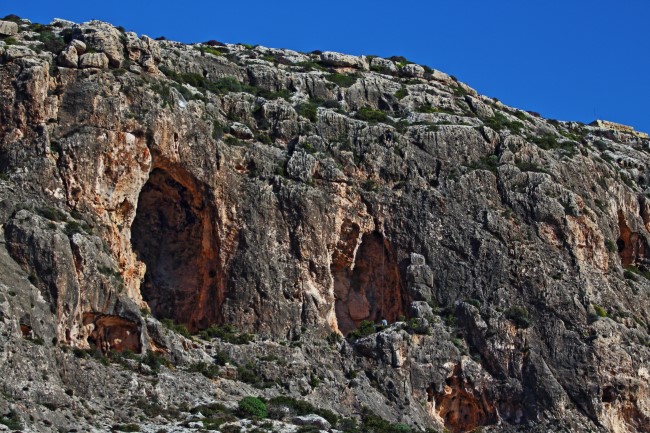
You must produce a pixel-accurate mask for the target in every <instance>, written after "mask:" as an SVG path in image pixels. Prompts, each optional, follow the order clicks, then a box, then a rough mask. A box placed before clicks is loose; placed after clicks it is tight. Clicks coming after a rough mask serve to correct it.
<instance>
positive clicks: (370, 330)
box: [348, 320, 377, 341]
mask: <svg viewBox="0 0 650 433" xmlns="http://www.w3.org/2000/svg"><path fill="white" fill-rule="evenodd" d="M375 332H377V327H376V326H375V324H374V323H373V322H371V321H370V320H363V321H362V322H361V323H360V324H359V327H358V328H357V329H355V330H354V331H352V332H350V333H349V334H348V338H349V339H350V340H352V341H354V340H356V339H358V338H363V337H367V336H368V335H372V334H374V333H375Z"/></svg>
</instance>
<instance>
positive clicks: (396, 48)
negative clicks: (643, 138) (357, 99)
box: [0, 0, 650, 132]
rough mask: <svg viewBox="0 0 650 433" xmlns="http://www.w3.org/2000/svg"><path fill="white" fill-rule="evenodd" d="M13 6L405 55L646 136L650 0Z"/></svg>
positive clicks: (149, 29) (144, 26)
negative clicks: (616, 124) (624, 125)
mask: <svg viewBox="0 0 650 433" xmlns="http://www.w3.org/2000/svg"><path fill="white" fill-rule="evenodd" d="M9 13H14V14H17V15H19V16H21V17H24V18H29V19H31V20H32V21H34V22H42V23H47V22H50V21H51V19H52V18H54V17H59V18H65V19H69V20H72V21H77V22H81V21H86V20H89V19H101V20H105V21H110V22H112V23H113V24H115V25H122V26H124V27H125V28H126V29H127V30H131V31H135V32H137V33H138V34H147V35H149V36H151V37H157V36H165V37H167V38H168V39H173V40H179V41H182V42H200V41H206V40H209V39H216V40H220V41H223V42H245V43H251V44H260V45H265V46H269V47H276V48H291V49H294V50H298V51H312V50H316V49H319V50H323V51H324V50H332V51H341V52H345V53H351V54H374V55H379V56H385V57H388V56H392V55H402V56H405V57H406V58H408V59H409V60H412V61H414V62H417V63H421V64H426V65H429V66H431V67H432V68H435V69H439V70H441V71H444V72H447V73H449V74H452V75H455V76H456V77H458V78H459V79H460V80H462V81H464V82H466V83H467V84H469V85H470V86H472V87H474V88H475V89H477V90H478V91H479V92H480V93H482V94H485V95H488V96H493V97H497V98H499V99H500V100H501V101H503V102H504V103H506V104H509V105H512V106H515V107H518V108H522V109H526V110H532V111H537V112H539V113H541V114H542V115H543V116H545V117H549V118H554V119H560V120H576V121H582V122H590V121H591V120H593V119H595V118H602V119H607V120H612V121H616V122H621V123H625V124H629V125H632V126H634V127H635V128H636V129H638V130H641V131H646V132H650V110H649V109H648V106H649V104H650V24H649V23H650V1H648V0H618V1H604V0H564V1H560V0H543V1H541V0H524V1H521V0H520V1H514V0H508V1H506V0H492V1H489V0H429V1H401V2H400V1H383V0H374V1H367V0H360V1H353V0H347V1H341V0H329V1H326V2H313V1H268V0H267V1H256V0H249V1H245V2H244V1H238V2H236V1H230V2H222V1H190V0H186V1H178V0H177V1H173V2H172V1H167V0H161V1H157V2H151V1H147V2H143V1H136V0H131V1H124V0H111V1H88V0H85V1H76V0H70V1H67V0H63V1H52V0H48V1H44V0H3V1H2V3H1V4H0V16H4V15H6V14H9Z"/></svg>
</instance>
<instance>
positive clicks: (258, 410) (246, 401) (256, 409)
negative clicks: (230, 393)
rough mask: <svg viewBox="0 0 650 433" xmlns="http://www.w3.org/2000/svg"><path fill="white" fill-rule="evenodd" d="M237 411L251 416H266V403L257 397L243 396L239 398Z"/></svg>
mask: <svg viewBox="0 0 650 433" xmlns="http://www.w3.org/2000/svg"><path fill="white" fill-rule="evenodd" d="M238 408H239V413H240V414H241V415H243V416H250V417H253V418H266V415H267V411H266V404H265V403H264V402H263V401H262V400H260V399H259V398H257V397H250V396H249V397H244V398H242V399H241V400H239V404H238Z"/></svg>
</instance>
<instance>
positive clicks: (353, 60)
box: [320, 51, 368, 70]
mask: <svg viewBox="0 0 650 433" xmlns="http://www.w3.org/2000/svg"><path fill="white" fill-rule="evenodd" d="M320 60H321V62H322V63H323V64H324V65H327V66H334V67H341V68H356V69H365V70H367V69H368V62H367V60H366V58H365V57H357V56H350V55H348V54H341V53H335V52H333V51H325V52H324V53H323V54H321V55H320Z"/></svg>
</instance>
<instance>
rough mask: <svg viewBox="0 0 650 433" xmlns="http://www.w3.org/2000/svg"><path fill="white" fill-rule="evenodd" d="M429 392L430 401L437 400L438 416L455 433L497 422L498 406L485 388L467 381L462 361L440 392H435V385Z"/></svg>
mask: <svg viewBox="0 0 650 433" xmlns="http://www.w3.org/2000/svg"><path fill="white" fill-rule="evenodd" d="M427 394H428V396H429V401H431V397H433V398H434V399H435V404H436V408H437V410H438V415H439V416H440V418H441V419H442V420H443V422H444V424H445V428H446V429H447V430H449V431H450V432H452V433H461V432H467V431H473V430H474V429H476V428H479V427H482V426H486V425H491V424H496V423H497V420H498V416H497V410H496V408H495V407H494V406H493V405H492V404H491V403H489V399H488V397H487V396H486V395H485V394H484V393H483V392H482V391H480V390H479V389H477V387H475V386H474V385H473V384H472V383H469V382H468V381H467V379H466V378H465V377H464V375H463V372H462V367H461V365H460V364H457V365H456V366H455V367H454V371H453V373H452V375H451V376H450V377H448V378H447V380H446V383H445V386H444V387H443V389H442V390H441V391H440V392H436V391H435V390H434V389H433V386H432V387H430V388H429V389H428V390H427Z"/></svg>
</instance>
